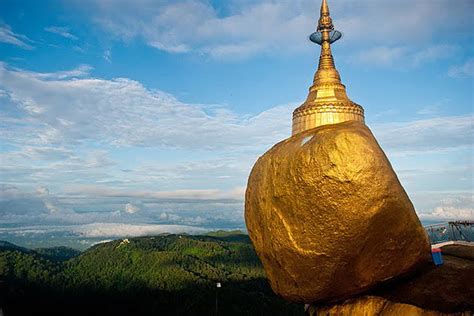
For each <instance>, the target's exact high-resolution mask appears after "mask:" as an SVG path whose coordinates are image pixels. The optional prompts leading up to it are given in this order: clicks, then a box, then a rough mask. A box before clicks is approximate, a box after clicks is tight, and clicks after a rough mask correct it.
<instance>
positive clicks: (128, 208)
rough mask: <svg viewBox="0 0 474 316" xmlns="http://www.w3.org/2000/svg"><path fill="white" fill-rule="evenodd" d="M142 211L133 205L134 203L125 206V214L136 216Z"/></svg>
mask: <svg viewBox="0 0 474 316" xmlns="http://www.w3.org/2000/svg"><path fill="white" fill-rule="evenodd" d="M138 211H140V208H139V207H138V206H137V205H133V204H132V203H127V204H125V212H126V213H128V214H134V213H136V212H138Z"/></svg>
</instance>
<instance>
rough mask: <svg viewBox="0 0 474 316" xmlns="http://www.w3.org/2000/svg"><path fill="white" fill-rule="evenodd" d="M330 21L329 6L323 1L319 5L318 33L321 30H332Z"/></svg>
mask: <svg viewBox="0 0 474 316" xmlns="http://www.w3.org/2000/svg"><path fill="white" fill-rule="evenodd" d="M333 29H334V26H333V25H332V19H331V16H330V14H329V6H328V2H327V0H323V2H322V3H321V16H320V17H319V21H318V31H322V30H333Z"/></svg>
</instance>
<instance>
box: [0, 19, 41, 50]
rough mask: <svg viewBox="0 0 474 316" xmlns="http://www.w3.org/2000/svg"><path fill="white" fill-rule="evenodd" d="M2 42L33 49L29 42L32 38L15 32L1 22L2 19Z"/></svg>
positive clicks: (0, 35)
mask: <svg viewBox="0 0 474 316" xmlns="http://www.w3.org/2000/svg"><path fill="white" fill-rule="evenodd" d="M0 42H1V43H8V44H12V45H15V46H18V47H20V48H23V49H33V46H31V45H30V44H28V43H29V42H31V40H30V39H29V38H28V37H26V36H24V35H21V34H17V33H15V32H13V31H12V29H11V28H10V26H8V25H6V24H3V23H1V21H0Z"/></svg>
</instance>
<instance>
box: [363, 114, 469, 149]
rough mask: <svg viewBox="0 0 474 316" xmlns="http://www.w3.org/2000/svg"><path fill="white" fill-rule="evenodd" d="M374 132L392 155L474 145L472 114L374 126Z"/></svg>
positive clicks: (383, 146)
mask: <svg viewBox="0 0 474 316" xmlns="http://www.w3.org/2000/svg"><path fill="white" fill-rule="evenodd" d="M372 130H373V132H374V134H375V137H376V138H377V140H378V141H379V142H380V144H381V145H382V148H384V149H386V150H388V151H390V152H391V153H393V154H404V153H415V152H431V151H444V150H449V149H455V148H461V147H469V146H473V144H474V140H473V138H472V135H473V132H474V118H473V116H472V114H468V115H466V116H451V117H435V118H430V119H424V120H416V121H409V122H393V123H383V124H373V126H372Z"/></svg>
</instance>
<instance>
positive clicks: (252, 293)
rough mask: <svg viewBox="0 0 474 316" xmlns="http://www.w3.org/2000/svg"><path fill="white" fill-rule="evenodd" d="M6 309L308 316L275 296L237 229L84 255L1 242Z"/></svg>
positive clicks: (138, 241) (147, 240)
mask: <svg viewBox="0 0 474 316" xmlns="http://www.w3.org/2000/svg"><path fill="white" fill-rule="evenodd" d="M217 282H220V283H221V285H222V286H221V287H220V288H217V287H216V283H217ZM216 303H217V306H216ZM0 308H2V309H3V312H4V314H5V315H6V316H9V315H38V313H41V314H42V313H46V314H49V315H215V314H216V309H217V313H218V315H303V306H301V305H295V304H289V303H287V302H285V301H283V300H282V299H280V298H279V297H277V296H275V295H274V294H273V292H272V291H271V289H270V287H269V285H268V282H267V281H266V279H265V275H264V272H263V269H262V267H261V264H260V262H259V260H258V257H257V256H256V254H255V252H254V250H253V247H252V245H251V243H250V240H249V238H248V236H246V235H243V234H239V233H236V232H233V233H228V232H216V233H212V234H209V235H208V236H188V235H165V236H154V237H141V238H131V239H126V240H116V241H112V242H108V243H104V244H99V245H96V246H93V247H91V248H90V249H88V250H86V251H84V252H83V253H78V252H77V251H75V250H73V249H69V248H65V247H59V248H54V249H37V250H29V249H25V248H21V247H17V246H15V245H12V244H8V243H0Z"/></svg>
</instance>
